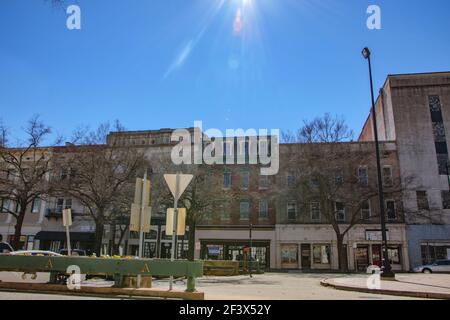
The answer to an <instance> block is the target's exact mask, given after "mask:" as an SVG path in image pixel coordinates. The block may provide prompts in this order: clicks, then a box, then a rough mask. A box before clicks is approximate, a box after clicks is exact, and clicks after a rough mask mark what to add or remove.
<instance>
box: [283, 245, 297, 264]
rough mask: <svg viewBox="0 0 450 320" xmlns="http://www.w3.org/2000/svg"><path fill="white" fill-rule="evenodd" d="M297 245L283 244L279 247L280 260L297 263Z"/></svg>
mask: <svg viewBox="0 0 450 320" xmlns="http://www.w3.org/2000/svg"><path fill="white" fill-rule="evenodd" d="M297 250H298V246H297V245H284V246H282V247H281V262H282V263H297V257H298V254H297Z"/></svg>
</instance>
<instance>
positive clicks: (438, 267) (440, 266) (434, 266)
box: [413, 259, 450, 273]
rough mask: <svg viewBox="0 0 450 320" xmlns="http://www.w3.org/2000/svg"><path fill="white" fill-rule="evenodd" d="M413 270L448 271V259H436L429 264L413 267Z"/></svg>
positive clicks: (449, 270)
mask: <svg viewBox="0 0 450 320" xmlns="http://www.w3.org/2000/svg"><path fill="white" fill-rule="evenodd" d="M413 272H418V273H420V272H421V273H439V272H448V273H450V260H443V259H442V260H436V261H435V262H433V263H431V264H426V265H423V266H418V267H416V268H414V269H413Z"/></svg>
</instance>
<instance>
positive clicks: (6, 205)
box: [0, 199, 11, 212]
mask: <svg viewBox="0 0 450 320" xmlns="http://www.w3.org/2000/svg"><path fill="white" fill-rule="evenodd" d="M10 203H11V201H10V200H9V199H1V207H0V209H1V210H0V211H1V212H8V210H9V207H10Z"/></svg>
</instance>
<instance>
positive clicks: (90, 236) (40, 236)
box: [35, 231, 95, 242]
mask: <svg viewBox="0 0 450 320" xmlns="http://www.w3.org/2000/svg"><path fill="white" fill-rule="evenodd" d="M35 239H37V240H52V241H65V240H66V233H65V232H56V231H39V232H38V233H37V234H36V237H35ZM70 240H71V242H72V241H83V242H93V241H94V240H95V234H94V233H93V232H71V233H70Z"/></svg>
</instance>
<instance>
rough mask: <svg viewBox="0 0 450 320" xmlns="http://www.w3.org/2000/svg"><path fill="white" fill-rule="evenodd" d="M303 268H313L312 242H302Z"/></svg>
mask: <svg viewBox="0 0 450 320" xmlns="http://www.w3.org/2000/svg"><path fill="white" fill-rule="evenodd" d="M301 250H302V269H304V270H309V269H311V245H310V244H302V247H301Z"/></svg>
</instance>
